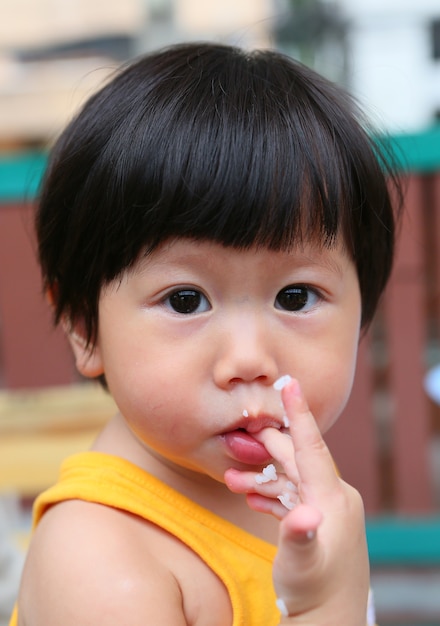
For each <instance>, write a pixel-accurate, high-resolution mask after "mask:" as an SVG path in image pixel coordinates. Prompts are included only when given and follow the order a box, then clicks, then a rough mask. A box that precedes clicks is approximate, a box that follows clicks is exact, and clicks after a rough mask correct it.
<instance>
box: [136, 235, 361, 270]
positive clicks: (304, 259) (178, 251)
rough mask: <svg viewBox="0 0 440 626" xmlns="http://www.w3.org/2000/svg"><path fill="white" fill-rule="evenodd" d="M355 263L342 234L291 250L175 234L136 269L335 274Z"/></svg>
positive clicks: (145, 256) (140, 260)
mask: <svg viewBox="0 0 440 626" xmlns="http://www.w3.org/2000/svg"><path fill="white" fill-rule="evenodd" d="M347 264H349V265H353V261H352V259H351V257H350V256H349V254H348V252H347V250H346V247H345V246H344V244H343V241H342V238H341V237H339V238H338V239H337V240H336V241H335V242H334V243H333V244H332V245H331V246H324V245H322V243H321V242H318V241H316V242H314V241H308V242H302V243H299V244H297V245H295V246H291V247H290V248H289V249H288V250H271V249H269V248H266V247H263V246H250V247H246V248H235V247H231V246H225V245H223V244H220V243H217V242H213V241H206V240H202V241H199V240H194V239H188V238H174V239H172V240H169V241H166V242H164V243H162V244H161V245H160V246H158V248H156V249H155V250H154V251H153V252H151V253H149V254H148V255H142V256H141V257H140V258H139V259H138V261H137V262H136V264H135V265H134V267H133V268H132V272H133V273H135V274H144V273H148V272H150V271H152V270H153V269H160V268H161V267H168V268H169V267H188V268H190V267H196V266H201V267H202V268H206V269H207V270H209V268H210V267H213V266H218V267H220V268H224V271H226V268H229V271H230V270H231V269H232V270H237V271H238V270H239V269H240V267H241V266H242V265H245V266H246V267H249V268H255V269H257V268H258V269H265V270H266V271H267V272H273V271H276V270H278V269H281V268H283V267H289V268H297V269H301V268H306V267H308V268H320V269H322V270H326V271H328V272H331V273H334V274H341V275H342V273H343V271H344V268H345V267H346V266H347Z"/></svg>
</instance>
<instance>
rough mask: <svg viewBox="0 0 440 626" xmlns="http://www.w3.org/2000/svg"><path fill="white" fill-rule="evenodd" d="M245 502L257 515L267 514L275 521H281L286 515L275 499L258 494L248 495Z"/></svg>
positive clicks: (286, 511)
mask: <svg viewBox="0 0 440 626" xmlns="http://www.w3.org/2000/svg"><path fill="white" fill-rule="evenodd" d="M246 501H247V503H248V505H249V507H250V508H251V509H252V510H254V511H257V512H258V513H268V514H269V515H273V516H274V517H276V518H277V519H279V520H281V519H283V518H284V517H285V516H286V515H287V514H288V513H289V509H288V508H286V507H285V506H284V505H283V504H282V503H281V502H280V501H279V500H278V499H277V498H266V497H265V496H262V495H260V494H259V493H248V494H247V495H246Z"/></svg>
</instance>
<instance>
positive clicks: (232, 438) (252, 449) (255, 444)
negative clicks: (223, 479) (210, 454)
mask: <svg viewBox="0 0 440 626" xmlns="http://www.w3.org/2000/svg"><path fill="white" fill-rule="evenodd" d="M224 441H225V444H226V447H227V448H228V451H229V455H230V456H231V457H232V458H233V459H235V460H236V461H239V462H240V463H246V465H261V464H263V463H267V462H268V461H270V460H271V458H272V457H271V455H270V454H269V452H268V451H267V450H266V448H265V447H264V446H263V444H262V443H260V442H259V441H257V440H256V439H254V437H252V435H250V434H249V433H248V432H246V431H244V430H233V431H231V432H229V433H226V435H224Z"/></svg>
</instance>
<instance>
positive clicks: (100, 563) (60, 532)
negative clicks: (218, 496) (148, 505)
mask: <svg viewBox="0 0 440 626" xmlns="http://www.w3.org/2000/svg"><path fill="white" fill-rule="evenodd" d="M142 529H143V530H142ZM149 543H150V542H149V541H148V533H147V536H146V534H145V522H142V521H141V520H139V519H137V518H135V517H133V516H130V515H128V514H126V513H124V512H121V511H118V510H115V509H110V508H108V507H104V506H101V505H99V504H93V503H87V502H82V501H69V502H64V503H62V504H59V505H57V506H54V507H53V508H52V509H50V510H49V511H48V512H47V513H46V514H45V515H44V517H43V518H42V520H41V522H40V524H39V526H38V527H37V529H36V532H35V534H34V537H33V539H32V541H31V545H30V548H29V553H28V558H27V562H26V565H25V570H24V574H23V582H22V589H21V592H20V597H19V611H20V615H21V619H20V622H21V623H23V624H25V626H33V624H40V623H44V624H45V626H52V624H53V625H54V626H55V625H57V626H59V624H61V623H62V624H63V626H74V625H75V626H76V625H77V624H102V623H105V624H106V625H107V626H112V625H113V624H114V625H115V626H116V625H118V626H119V625H120V624H121V623H130V624H131V625H132V626H136V625H137V624H139V626H140V625H141V624H142V625H144V624H145V623H154V624H158V625H160V624H164V625H165V624H167V625H169V624H175V625H176V626H179V625H182V626H183V625H185V624H186V623H187V622H186V620H185V617H184V614H183V609H182V605H183V602H182V593H181V589H180V586H179V584H178V582H177V580H176V578H175V576H174V575H173V573H172V571H171V570H170V569H169V568H168V567H167V565H166V564H164V563H163V562H162V560H161V559H160V558H159V557H158V554H157V551H156V550H154V549H153V548H152V549H150V546H149Z"/></svg>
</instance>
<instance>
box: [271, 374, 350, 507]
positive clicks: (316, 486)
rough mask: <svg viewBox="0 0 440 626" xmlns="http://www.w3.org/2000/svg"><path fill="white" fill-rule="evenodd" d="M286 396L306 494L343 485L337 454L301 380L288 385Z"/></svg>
mask: <svg viewBox="0 0 440 626" xmlns="http://www.w3.org/2000/svg"><path fill="white" fill-rule="evenodd" d="M282 398H283V403H284V407H285V409H286V413H287V415H288V417H289V419H290V434H291V437H292V444H293V447H294V450H295V461H296V466H297V471H298V473H299V476H300V481H301V492H302V495H305V494H309V495H310V494H311V493H313V496H314V498H318V499H320V498H322V497H325V496H326V495H327V494H329V493H330V492H331V491H332V490H333V489H335V488H336V487H337V486H339V484H340V481H339V477H338V475H337V472H336V468H335V464H334V461H333V458H332V456H331V454H330V451H329V449H328V448H327V445H326V444H325V442H324V440H323V438H322V435H321V432H320V430H319V428H318V425H317V423H316V420H315V418H314V417H313V415H312V413H311V412H310V410H309V407H308V404H307V402H306V399H305V397H304V395H303V393H302V391H301V388H300V385H299V383H298V381H297V380H292V381H291V382H290V383H289V384H288V385H286V387H285V388H284V389H283V391H282ZM310 503H313V502H310Z"/></svg>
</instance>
